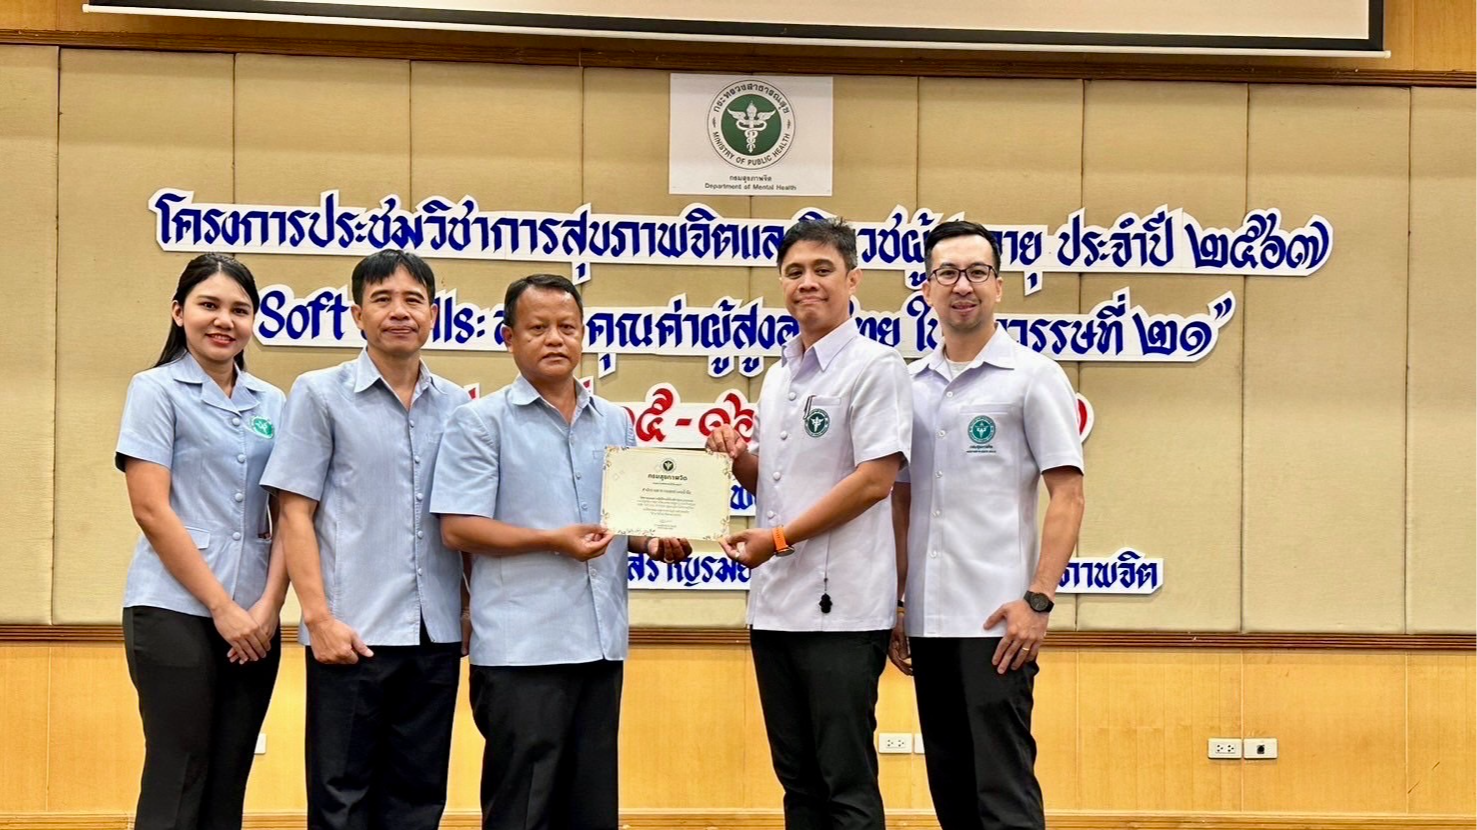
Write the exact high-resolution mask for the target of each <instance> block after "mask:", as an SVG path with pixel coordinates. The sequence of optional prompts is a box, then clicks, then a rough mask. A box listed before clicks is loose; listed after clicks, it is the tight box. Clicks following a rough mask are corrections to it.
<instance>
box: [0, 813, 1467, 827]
mask: <svg viewBox="0 0 1477 830" xmlns="http://www.w3.org/2000/svg"><path fill="white" fill-rule="evenodd" d="M1474 822H1477V820H1474V817H1472V816H1454V815H1402V814H1396V813H1140V812H1090V811H1082V810H1065V811H1058V812H1053V813H1049V814H1048V815H1047V817H1046V825H1047V827H1048V828H1049V830H1356V828H1359V829H1361V830H1362V828H1369V830H1472V828H1473V827H1474V826H1477V823H1474ZM132 823H133V817H132V816H130V815H127V814H122V813H0V830H129V828H130V826H131V825H132ZM887 825H888V828H889V830H937V829H938V822H937V821H936V820H935V819H934V817H933V814H932V813H931V812H928V811H926V810H894V811H892V812H890V813H889V814H888V817H887ZM480 826H481V821H480V816H478V815H477V814H476V813H474V812H467V811H459V812H451V813H447V814H446V816H445V818H444V819H443V820H442V822H441V827H442V828H443V830H476V828H479V827H480ZM303 827H304V822H303V816H302V814H301V813H252V814H248V815H247V816H246V821H245V822H244V826H243V830H303ZM783 828H784V820H783V818H782V817H781V815H780V813H779V811H778V810H628V811H626V812H625V813H624V814H623V815H622V816H621V830H783Z"/></svg>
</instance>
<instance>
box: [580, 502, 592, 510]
mask: <svg viewBox="0 0 1477 830" xmlns="http://www.w3.org/2000/svg"><path fill="white" fill-rule="evenodd" d="M580 509H581V510H589V509H590V505H588V504H586V503H584V502H580Z"/></svg>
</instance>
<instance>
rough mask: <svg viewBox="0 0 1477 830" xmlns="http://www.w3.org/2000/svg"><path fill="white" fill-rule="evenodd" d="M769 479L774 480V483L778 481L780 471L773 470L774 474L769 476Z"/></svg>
mask: <svg viewBox="0 0 1477 830" xmlns="http://www.w3.org/2000/svg"><path fill="white" fill-rule="evenodd" d="M770 478H772V479H774V480H775V481H779V480H780V471H779V470H775V471H774V473H773V474H772V475H770Z"/></svg>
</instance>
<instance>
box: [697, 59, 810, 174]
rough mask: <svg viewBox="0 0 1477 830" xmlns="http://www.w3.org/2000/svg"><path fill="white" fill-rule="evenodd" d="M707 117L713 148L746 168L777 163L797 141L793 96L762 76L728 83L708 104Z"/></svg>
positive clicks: (723, 156) (735, 164) (730, 162)
mask: <svg viewBox="0 0 1477 830" xmlns="http://www.w3.org/2000/svg"><path fill="white" fill-rule="evenodd" d="M707 121H708V140H709V141H710V142H711V143H712V145H713V151H714V152H716V153H717V154H718V156H719V158H721V159H723V160H724V161H726V162H728V163H729V164H731V165H733V166H734V167H737V168H740V169H742V170H763V169H764V168H766V167H769V166H771V165H773V164H775V163H776V162H778V161H779V160H780V159H781V158H783V157H784V156H785V154H786V153H788V152H789V151H790V147H791V146H793V145H794V142H795V113H794V110H793V108H792V107H791V105H790V100H789V99H788V98H786V97H785V94H784V92H782V91H781V90H780V89H779V87H776V86H775V85H774V84H771V83H769V82H768V81H765V80H764V79H762V78H745V79H743V80H740V81H735V82H733V83H731V84H729V85H727V86H725V87H724V88H723V89H722V90H721V91H720V92H719V93H718V94H717V95H716V96H714V98H713V102H712V104H710V105H709V106H708V115H707Z"/></svg>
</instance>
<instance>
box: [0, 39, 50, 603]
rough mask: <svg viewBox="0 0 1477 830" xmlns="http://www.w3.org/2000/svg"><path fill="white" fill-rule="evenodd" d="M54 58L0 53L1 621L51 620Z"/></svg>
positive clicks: (44, 50)
mask: <svg viewBox="0 0 1477 830" xmlns="http://www.w3.org/2000/svg"><path fill="white" fill-rule="evenodd" d="M57 60H58V50H56V49H54V48H51V47H45V46H36V47H28V46H8V47H0V158H3V159H4V160H5V161H4V167H5V172H4V174H3V175H0V227H3V228H5V232H4V233H3V234H0V261H3V262H5V263H6V267H5V269H4V271H3V275H0V287H3V288H4V290H5V293H6V295H7V298H8V299H7V303H6V304H7V311H8V314H9V316H10V317H11V319H12V320H15V321H19V322H21V323H22V325H18V326H17V325H10V326H6V327H4V328H3V329H0V377H4V378H6V380H7V382H6V383H5V384H4V387H3V391H0V402H3V406H4V409H5V413H6V417H5V419H4V421H3V422H0V451H3V453H4V456H5V468H6V472H7V475H6V479H7V481H6V487H5V489H4V491H3V492H0V538H4V539H5V540H6V542H5V544H4V545H3V546H0V569H3V570H4V572H5V573H6V575H7V576H8V577H9V578H7V579H6V580H5V583H4V586H3V587H0V623H47V622H50V621H51V568H52V561H51V542H52V526H53V521H52V509H53V506H54V505H53V502H52V499H53V487H54V485H55V479H54V476H53V469H54V467H53V464H54V462H55V446H56V417H55V416H56V149H57V147H56V129H57V127H56V120H57V95H58V92H57V84H58V80H59V77H60V76H59V74H58V72H57Z"/></svg>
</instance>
